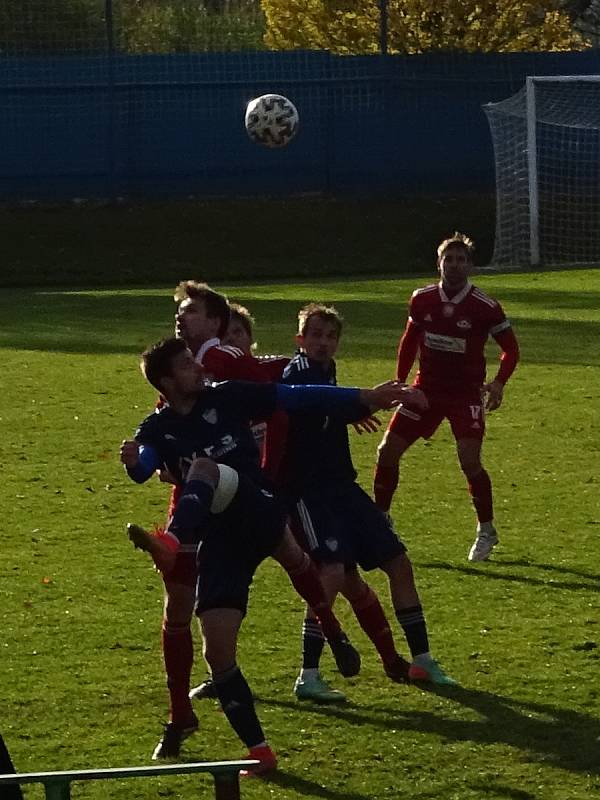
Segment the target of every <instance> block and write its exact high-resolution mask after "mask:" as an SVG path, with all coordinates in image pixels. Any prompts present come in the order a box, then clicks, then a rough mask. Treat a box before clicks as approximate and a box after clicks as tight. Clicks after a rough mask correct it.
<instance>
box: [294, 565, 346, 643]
mask: <svg viewBox="0 0 600 800" xmlns="http://www.w3.org/2000/svg"><path fill="white" fill-rule="evenodd" d="M288 575H289V576H290V580H291V582H292V585H293V587H294V589H295V590H296V591H297V592H298V594H299V595H300V597H302V598H303V599H304V600H306V602H307V603H308V605H309V606H310V608H312V610H313V612H314V615H315V616H316V617H317V619H318V620H319V622H320V623H321V628H323V634H324V635H325V638H326V639H337V638H339V636H340V634H341V632H342V629H341V627H340V623H339V622H338V621H337V618H336V616H335V614H334V613H333V611H332V610H331V608H330V607H329V603H328V602H327V597H326V596H325V590H324V589H323V584H322V583H321V579H320V578H319V573H318V572H317V568H316V567H315V565H314V564H313V562H312V561H311V560H310V558H309V557H308V556H305V558H304V560H303V562H302V564H301V565H300V566H299V567H298V568H297V569H294V570H293V571H292V572H288Z"/></svg>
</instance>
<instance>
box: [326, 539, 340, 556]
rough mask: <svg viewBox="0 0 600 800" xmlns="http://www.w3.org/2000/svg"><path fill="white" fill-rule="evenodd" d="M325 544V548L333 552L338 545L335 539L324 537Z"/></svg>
mask: <svg viewBox="0 0 600 800" xmlns="http://www.w3.org/2000/svg"><path fill="white" fill-rule="evenodd" d="M325 544H326V545H327V549H328V550H331V552H332V553H335V551H336V550H337V549H338V547H339V543H338V540H337V539H325Z"/></svg>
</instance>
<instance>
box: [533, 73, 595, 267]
mask: <svg viewBox="0 0 600 800" xmlns="http://www.w3.org/2000/svg"><path fill="white" fill-rule="evenodd" d="M536 83H600V75H528V76H527V78H526V79H525V97H526V114H527V175H528V193H529V265H530V266H531V267H539V266H540V203H539V186H538V167H537V115H536V96H535V92H536Z"/></svg>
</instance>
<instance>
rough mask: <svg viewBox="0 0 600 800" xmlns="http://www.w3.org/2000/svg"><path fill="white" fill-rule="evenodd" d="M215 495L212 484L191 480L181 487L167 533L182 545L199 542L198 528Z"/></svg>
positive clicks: (207, 512)
mask: <svg viewBox="0 0 600 800" xmlns="http://www.w3.org/2000/svg"><path fill="white" fill-rule="evenodd" d="M214 493H215V490H214V486H213V484H212V483H207V482H206V481H200V480H192V481H187V482H186V483H185V484H184V485H183V490H182V492H181V497H180V498H179V502H178V503H177V506H176V507H175V511H174V512H173V516H172V517H171V519H170V521H169V525H168V528H167V530H168V532H169V533H171V534H173V536H175V537H176V538H177V539H178V540H179V541H180V542H181V543H182V544H193V543H197V542H198V541H199V536H198V528H199V527H200V526H201V525H202V523H203V522H204V520H205V519H206V517H207V516H208V514H209V513H210V504H211V503H212V499H213V495H214Z"/></svg>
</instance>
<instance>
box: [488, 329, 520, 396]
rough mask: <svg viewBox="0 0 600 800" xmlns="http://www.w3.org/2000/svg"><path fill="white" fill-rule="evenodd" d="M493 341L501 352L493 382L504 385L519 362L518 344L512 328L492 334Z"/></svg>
mask: <svg viewBox="0 0 600 800" xmlns="http://www.w3.org/2000/svg"><path fill="white" fill-rule="evenodd" d="M494 339H495V340H496V341H497V342H498V344H499V345H500V348H501V350H502V354H501V355H500V366H499V368H498V373H497V375H496V377H495V378H494V380H496V381H499V382H500V383H501V384H502V385H504V384H505V383H506V381H507V380H508V379H509V378H510V376H511V375H512V374H513V372H514V371H515V368H516V366H517V363H518V361H519V343H518V341H517V337H516V336H515V334H514V332H513V330H512V328H506V329H505V330H503V331H500V332H499V333H496V334H494Z"/></svg>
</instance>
